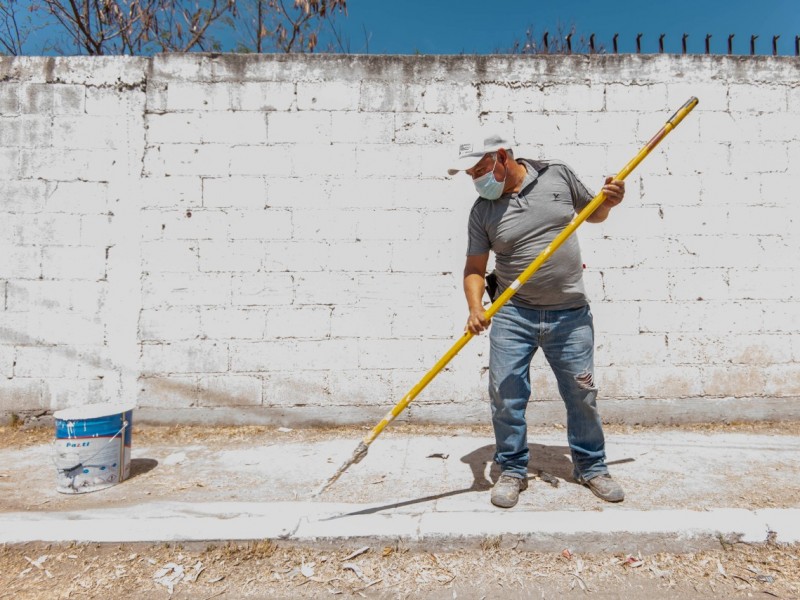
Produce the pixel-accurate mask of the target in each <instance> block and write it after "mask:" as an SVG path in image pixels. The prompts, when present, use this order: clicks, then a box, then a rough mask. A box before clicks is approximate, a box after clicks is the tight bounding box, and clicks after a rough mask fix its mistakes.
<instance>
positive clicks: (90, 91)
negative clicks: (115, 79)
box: [86, 84, 150, 117]
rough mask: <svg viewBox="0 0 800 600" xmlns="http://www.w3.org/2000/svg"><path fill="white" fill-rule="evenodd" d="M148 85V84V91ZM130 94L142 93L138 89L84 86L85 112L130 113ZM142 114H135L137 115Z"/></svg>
mask: <svg viewBox="0 0 800 600" xmlns="http://www.w3.org/2000/svg"><path fill="white" fill-rule="evenodd" d="M149 88H150V85H149V84H148V91H149ZM131 95H142V94H141V92H139V91H131V90H124V91H121V90H117V89H114V88H106V87H87V88H86V114H87V115H104V116H114V115H119V116H133V115H131V112H130V110H131V104H132V98H131ZM140 101H141V100H140ZM140 116H144V115H137V117H140Z"/></svg>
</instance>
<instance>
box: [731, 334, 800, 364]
mask: <svg viewBox="0 0 800 600" xmlns="http://www.w3.org/2000/svg"><path fill="white" fill-rule="evenodd" d="M717 360H719V361H720V362H725V363H732V364H734V365H760V366H767V365H778V364H786V363H791V362H792V361H793V352H792V336H791V335H789V334H783V333H781V334H763V333H758V334H754V335H748V336H733V337H732V338H731V339H730V340H728V343H727V344H725V345H724V346H723V347H722V349H721V352H720V354H719V356H718V357H717Z"/></svg>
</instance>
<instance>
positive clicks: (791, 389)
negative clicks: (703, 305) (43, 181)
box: [0, 364, 800, 398]
mask: <svg viewBox="0 0 800 600" xmlns="http://www.w3.org/2000/svg"><path fill="white" fill-rule="evenodd" d="M763 372H764V378H765V380H766V381H765V382H764V394H765V395H766V396H768V397H777V398H791V397H795V396H798V395H800V366H798V365H797V364H789V365H772V366H769V367H766V368H765V369H764V371H763ZM0 393H1V392H0Z"/></svg>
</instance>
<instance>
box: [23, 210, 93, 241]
mask: <svg viewBox="0 0 800 600" xmlns="http://www.w3.org/2000/svg"><path fill="white" fill-rule="evenodd" d="M15 233H16V235H15V237H16V240H17V242H18V243H19V244H22V245H43V244H61V245H64V246H70V245H77V244H79V243H80V239H81V217H79V216H78V215H66V214H54V215H51V214H46V213H39V214H30V215H20V216H19V217H18V218H17V219H16V232H15Z"/></svg>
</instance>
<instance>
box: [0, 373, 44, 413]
mask: <svg viewBox="0 0 800 600" xmlns="http://www.w3.org/2000/svg"><path fill="white" fill-rule="evenodd" d="M37 408H48V405H47V402H45V398H44V384H43V382H42V380H41V379H17V378H14V379H6V378H0V411H2V412H4V413H8V412H17V411H21V410H35V409H37Z"/></svg>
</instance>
